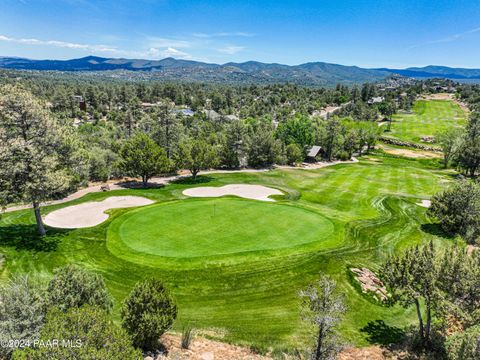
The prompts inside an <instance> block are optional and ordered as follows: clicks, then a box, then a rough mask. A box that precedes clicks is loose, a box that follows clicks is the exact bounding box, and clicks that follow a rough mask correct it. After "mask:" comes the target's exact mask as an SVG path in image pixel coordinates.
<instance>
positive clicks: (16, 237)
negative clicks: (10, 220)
mask: <svg viewBox="0 0 480 360" xmlns="http://www.w3.org/2000/svg"><path fill="white" fill-rule="evenodd" d="M69 232H70V230H67V229H54V228H48V229H47V235H46V236H40V235H38V233H37V227H36V226H35V225H25V224H16V225H8V226H1V227H0V246H11V247H15V248H16V249H17V250H30V251H46V252H48V251H55V250H56V249H57V246H58V244H59V243H60V241H61V240H62V238H64V237H65V236H66V235H67V234H68V233H69Z"/></svg>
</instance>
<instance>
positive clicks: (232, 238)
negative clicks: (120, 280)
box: [108, 198, 333, 258]
mask: <svg viewBox="0 0 480 360" xmlns="http://www.w3.org/2000/svg"><path fill="white" fill-rule="evenodd" d="M332 233H333V225H332V223H331V222H330V221H329V220H328V219H326V218H324V217H322V216H320V215H318V214H316V213H314V212H312V211H308V210H304V209H302V208H299V207H296V206H291V205H281V204H267V203H262V202H259V201H248V200H242V199H232V198H221V199H206V200H205V199H202V200H182V201H173V202H168V203H164V204H159V205H156V206H150V207H147V208H141V209H138V210H136V211H131V212H128V213H127V214H125V215H123V216H121V217H119V218H118V219H116V220H115V221H114V222H113V223H112V225H111V227H110V229H109V237H108V245H109V248H110V249H116V248H117V247H116V246H115V245H114V244H112V242H117V241H121V242H122V243H123V244H120V247H121V249H122V251H121V252H115V253H116V254H117V255H120V254H121V256H122V257H125V256H128V249H126V247H128V248H129V249H131V250H133V251H134V252H136V253H142V254H151V255H157V256H164V257H173V258H193V257H208V256H218V255H226V254H233V253H242V252H251V251H263V250H274V249H282V248H290V247H294V246H297V245H302V244H307V243H311V242H315V241H323V240H325V239H328V238H329V237H331V235H332ZM113 251H115V250H113Z"/></svg>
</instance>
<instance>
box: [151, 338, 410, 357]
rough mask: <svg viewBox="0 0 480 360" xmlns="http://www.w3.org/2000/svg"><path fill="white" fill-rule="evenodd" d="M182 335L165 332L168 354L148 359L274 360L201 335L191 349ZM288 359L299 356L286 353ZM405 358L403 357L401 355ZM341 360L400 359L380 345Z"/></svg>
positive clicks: (350, 350) (347, 353) (345, 352)
mask: <svg viewBox="0 0 480 360" xmlns="http://www.w3.org/2000/svg"><path fill="white" fill-rule="evenodd" d="M180 339H181V337H180V335H178V334H165V335H163V336H162V337H161V342H162V344H163V345H164V346H165V347H166V349H167V350H168V355H157V356H150V357H145V359H147V360H152V359H153V360H273V358H272V357H270V356H268V355H267V356H262V355H259V354H255V353H254V352H252V351H251V350H250V349H248V348H245V347H241V346H235V345H230V344H226V343H222V342H219V341H214V340H209V339H205V338H203V337H201V336H196V337H194V338H193V340H192V342H191V344H190V347H189V349H182V348H181V346H180ZM283 358H284V359H286V360H293V359H297V357H293V356H288V355H285V356H284V357H283ZM401 358H403V357H401ZM338 359H339V360H387V359H390V360H393V359H395V360H396V359H400V357H397V356H395V354H393V353H391V352H390V351H388V350H386V349H383V348H381V347H380V346H369V347H365V348H361V349H359V348H352V347H350V348H346V349H345V350H343V351H342V352H341V353H340V354H339V356H338Z"/></svg>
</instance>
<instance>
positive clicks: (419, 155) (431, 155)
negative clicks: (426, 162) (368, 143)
mask: <svg viewBox="0 0 480 360" xmlns="http://www.w3.org/2000/svg"><path fill="white" fill-rule="evenodd" d="M378 148H379V149H382V150H383V151H385V152H386V153H387V154H391V155H399V156H405V157H410V158H414V159H440V158H442V157H443V155H442V154H441V153H438V152H434V151H426V150H420V149H418V150H412V149H397V148H393V147H389V146H386V145H383V144H380V145H378Z"/></svg>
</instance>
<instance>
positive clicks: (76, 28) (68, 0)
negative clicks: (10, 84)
mask: <svg viewBox="0 0 480 360" xmlns="http://www.w3.org/2000/svg"><path fill="white" fill-rule="evenodd" d="M91 54H92V55H97V56H105V57H128V58H148V59H161V58H164V57H168V56H173V57H175V58H183V59H192V60H200V61H207V62H214V63H225V62H229V61H236V62H241V61H248V60H257V61H263V62H278V63H284V64H292V65H293V64H300V63H305V62H310V61H326V62H332V63H339V64H345V65H358V66H363V67H382V66H388V67H408V66H423V65H429V64H434V65H447V66H457V67H476V68H480V2H479V1H478V0H449V1H445V0H430V1H426V0H404V1H399V0H390V1H387V0H376V1H373V0H356V1H353V0H352V1H346V0H331V1H324V0H318V1H309V0H305V1H283V0H275V1H272V0H264V1H250V0H243V1H230V0H224V1H214V0H209V1H184V0H157V1H155V0H135V1H134V0H99V1H90V0H0V56H21V57H28V58H34V59H68V58H77V57H82V56H85V55H91Z"/></svg>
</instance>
